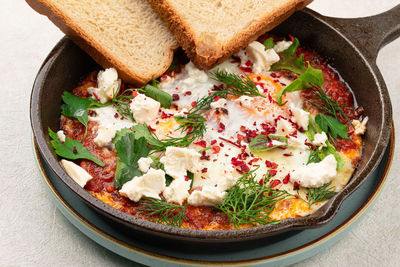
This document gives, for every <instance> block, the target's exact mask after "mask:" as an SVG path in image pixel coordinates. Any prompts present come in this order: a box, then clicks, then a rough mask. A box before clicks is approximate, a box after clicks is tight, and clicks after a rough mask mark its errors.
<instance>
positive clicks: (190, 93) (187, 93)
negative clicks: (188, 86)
mask: <svg viewBox="0 0 400 267" xmlns="http://www.w3.org/2000/svg"><path fill="white" fill-rule="evenodd" d="M183 95H184V96H187V95H192V92H190V91H186V92H184V93H183Z"/></svg>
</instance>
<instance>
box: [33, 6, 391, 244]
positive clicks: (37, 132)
mask: <svg viewBox="0 0 400 267" xmlns="http://www.w3.org/2000/svg"><path fill="white" fill-rule="evenodd" d="M301 12H303V13H305V14H307V15H310V16H311V17H313V18H314V19H317V20H319V21H320V22H321V23H323V24H324V25H326V26H327V27H329V28H330V29H331V30H333V31H335V32H336V33H337V34H339V35H340V36H341V37H342V38H344V39H345V41H346V42H347V43H348V44H350V45H351V46H352V47H353V50H354V51H353V52H354V53H357V54H358V55H359V56H360V57H362V58H363V59H364V61H365V65H366V66H367V67H368V68H369V69H370V74H371V75H373V78H374V80H375V81H376V86H377V87H378V89H380V94H381V99H382V102H383V103H385V105H384V106H382V114H383V115H382V116H383V118H385V119H384V120H383V121H382V130H383V129H387V131H386V132H385V131H381V132H380V135H379V139H378V141H377V146H376V147H375V149H374V151H373V153H372V156H371V157H370V159H369V160H368V162H367V163H366V165H365V167H364V168H363V169H361V170H360V171H359V172H358V173H357V175H355V176H353V177H352V179H351V181H350V182H349V184H347V185H346V187H345V188H344V189H343V190H342V191H340V192H339V193H338V194H337V195H336V196H335V197H333V198H332V199H331V200H329V201H328V202H327V203H326V204H325V205H329V207H327V208H326V209H325V212H324V213H323V214H322V215H320V216H318V217H301V218H295V219H287V220H284V221H282V222H281V223H280V224H278V225H263V226H256V227H251V228H246V229H238V230H216V231H207V230H193V229H182V228H176V227H171V226H167V225H161V224H157V223H153V222H150V221H147V220H144V219H140V218H137V217H134V216H131V215H128V214H126V213H124V212H122V211H119V210H116V209H114V208H112V207H111V206H108V205H107V204H105V203H103V202H102V201H100V200H98V199H97V198H94V197H93V196H92V195H90V194H89V193H88V192H87V191H86V190H85V189H83V188H81V187H80V186H79V185H77V184H76V183H75V182H74V181H72V179H70V177H69V176H68V175H67V174H66V173H65V171H64V170H63V169H62V168H61V166H60V164H59V161H58V160H56V158H55V157H54V155H53V153H52V152H51V148H50V146H49V144H48V141H47V140H48V138H46V135H45V134H44V132H46V130H45V129H44V130H42V127H41V125H42V123H41V120H40V103H41V101H40V93H41V90H42V88H43V85H44V84H45V82H46V80H45V78H46V77H47V74H48V71H49V69H50V68H51V66H52V64H53V63H54V61H55V60H56V58H57V57H58V56H59V55H60V54H61V53H62V52H63V50H64V49H65V48H66V46H68V45H71V43H72V41H71V40H69V39H68V38H67V37H64V38H62V39H61V40H60V41H59V42H58V44H57V45H56V46H55V47H54V48H53V50H52V51H51V52H50V54H49V55H48V57H47V58H46V59H45V61H44V63H43V64H42V66H41V68H40V70H39V72H38V75H37V77H36V79H35V82H34V86H33V89H32V94H31V107H30V113H31V114H30V116H31V125H32V129H33V134H34V137H35V140H36V142H37V144H38V147H39V149H40V151H41V152H42V155H43V158H44V159H45V161H46V162H47V163H48V164H49V166H50V167H51V168H52V170H53V171H54V172H55V173H56V175H57V176H58V177H59V178H60V179H61V180H62V181H63V183H65V184H66V185H67V187H69V188H70V189H71V190H72V191H73V192H74V193H75V194H76V195H78V196H79V197H80V198H81V199H82V200H84V201H85V202H86V203H87V204H88V205H89V206H91V207H93V208H95V209H96V210H97V211H99V212H100V213H102V214H104V215H106V216H107V217H109V218H111V219H113V220H116V221H118V222H119V223H122V224H123V225H125V226H128V227H129V228H131V229H134V230H137V231H140V232H144V233H146V234H151V235H156V236H159V237H166V238H169V239H174V240H176V239H179V240H183V241H192V242H199V243H210V242H221V243H223V242H232V241H246V240H251V239H260V238H263V237H267V236H270V235H276V234H279V233H282V232H286V231H288V230H300V229H305V228H314V227H318V226H322V225H324V224H326V223H328V222H329V221H330V220H331V219H332V218H333V217H334V215H335V214H336V212H337V210H338V209H339V208H340V206H341V203H342V202H343V200H344V199H345V198H346V197H347V196H348V195H349V194H351V193H352V192H353V191H354V190H356V189H357V188H358V187H359V186H360V185H361V184H362V182H363V181H364V180H365V179H367V178H368V176H369V174H370V173H371V172H372V171H373V170H375V168H376V167H377V166H378V164H379V162H380V160H381V158H382V156H383V154H384V149H385V148H386V146H387V144H388V142H389V138H390V130H391V121H392V111H391V104H390V98H389V94H388V91H387V88H386V85H385V83H384V81H383V78H382V76H381V74H380V72H379V70H378V68H377V67H376V65H375V63H374V62H369V61H368V60H367V59H366V58H365V57H364V55H363V53H362V52H361V51H360V50H359V49H358V48H357V47H356V46H355V45H354V44H353V42H352V41H351V40H349V39H348V38H347V37H346V36H344V35H343V34H342V33H341V32H340V31H339V30H338V29H336V28H335V27H334V26H332V25H331V24H330V23H328V22H327V21H325V20H324V17H323V16H322V15H320V14H318V13H316V12H314V11H311V10H309V9H305V10H303V11H301ZM233 239H234V240H233Z"/></svg>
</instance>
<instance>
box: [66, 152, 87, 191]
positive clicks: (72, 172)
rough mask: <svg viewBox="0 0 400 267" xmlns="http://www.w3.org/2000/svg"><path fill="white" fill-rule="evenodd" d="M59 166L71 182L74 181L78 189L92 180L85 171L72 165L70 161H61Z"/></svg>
mask: <svg viewBox="0 0 400 267" xmlns="http://www.w3.org/2000/svg"><path fill="white" fill-rule="evenodd" d="M61 164H62V165H63V167H64V169H65V171H66V172H67V174H68V175H69V176H71V178H72V180H74V181H75V182H76V183H77V184H79V186H80V187H82V188H83V187H85V185H86V183H87V182H88V181H90V180H92V179H93V177H92V176H91V175H90V174H89V173H88V172H87V171H85V169H83V168H82V167H81V166H79V165H77V164H75V163H73V162H72V161H69V160H65V159H62V160H61Z"/></svg>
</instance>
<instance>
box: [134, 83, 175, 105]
mask: <svg viewBox="0 0 400 267" xmlns="http://www.w3.org/2000/svg"><path fill="white" fill-rule="evenodd" d="M139 91H142V92H143V93H144V94H145V95H146V96H148V97H150V98H153V99H154V100H156V101H158V102H160V104H161V106H162V107H164V108H170V107H171V102H172V96H171V95H170V94H168V93H167V92H164V91H163V90H161V89H159V88H158V87H157V84H156V83H153V85H150V84H146V85H145V86H144V87H142V88H141V89H140V90H139Z"/></svg>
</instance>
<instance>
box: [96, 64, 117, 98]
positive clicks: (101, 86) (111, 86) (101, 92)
mask: <svg viewBox="0 0 400 267" xmlns="http://www.w3.org/2000/svg"><path fill="white" fill-rule="evenodd" d="M120 86H121V80H120V79H118V73H117V70H116V69H114V68H109V69H106V70H104V71H103V70H102V71H99V74H97V88H94V87H90V88H88V91H89V93H90V94H92V95H93V98H95V99H97V100H99V101H100V103H106V102H107V101H109V100H111V99H112V98H113V96H114V95H117V93H118V91H119V89H120Z"/></svg>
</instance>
